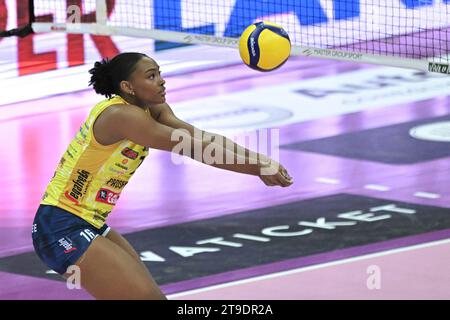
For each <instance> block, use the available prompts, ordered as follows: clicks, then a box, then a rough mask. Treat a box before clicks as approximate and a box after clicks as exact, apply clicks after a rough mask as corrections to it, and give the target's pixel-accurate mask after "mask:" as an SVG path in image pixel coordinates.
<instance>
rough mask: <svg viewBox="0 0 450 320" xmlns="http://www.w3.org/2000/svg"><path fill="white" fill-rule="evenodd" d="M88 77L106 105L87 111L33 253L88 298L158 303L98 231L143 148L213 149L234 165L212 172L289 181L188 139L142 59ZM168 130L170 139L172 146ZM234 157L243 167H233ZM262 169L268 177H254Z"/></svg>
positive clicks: (132, 265)
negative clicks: (72, 278) (76, 282)
mask: <svg viewBox="0 0 450 320" xmlns="http://www.w3.org/2000/svg"><path fill="white" fill-rule="evenodd" d="M89 72H90V74H91V75H92V76H91V81H90V85H93V87H94V89H95V92H97V93H99V94H102V95H105V96H106V97H107V99H106V100H103V101H102V102H100V103H98V104H97V105H96V106H95V107H94V108H93V109H92V111H91V112H90V114H89V116H88V118H87V120H86V121H85V122H84V124H83V125H82V126H81V128H80V130H79V131H78V132H77V134H76V136H75V138H74V139H73V140H72V142H71V143H70V145H69V147H68V148H67V150H66V152H65V153H64V155H63V157H62V158H61V161H60V163H59V164H58V167H57V169H56V171H55V174H54V176H53V178H52V180H51V182H50V183H49V185H48V187H47V189H46V191H45V194H44V196H43V199H42V201H41V205H40V206H39V209H38V211H37V213H36V217H35V220H34V225H33V233H32V237H33V244H34V248H35V250H36V253H37V254H38V256H39V257H40V258H41V259H42V260H43V261H44V262H45V263H46V264H47V265H48V266H49V267H50V268H52V269H53V270H55V271H57V272H58V273H59V274H61V275H63V276H65V277H66V278H67V277H68V276H69V275H71V274H72V273H69V272H68V271H67V270H68V267H70V266H72V265H75V266H77V267H79V269H78V270H79V271H80V276H81V277H80V278H81V285H82V286H83V287H84V288H85V289H86V290H87V291H88V292H89V293H90V294H92V295H93V296H94V297H95V298H98V299H165V296H164V294H163V293H162V292H161V291H160V289H159V288H158V286H157V284H156V283H155V281H154V280H153V278H152V276H151V275H150V273H149V271H148V269H147V268H146V266H145V265H144V264H143V262H142V261H141V259H140V257H139V254H138V253H137V252H136V251H135V250H134V249H133V248H132V247H131V245H130V244H129V243H128V241H127V240H125V238H123V237H122V236H121V235H120V234H119V233H117V232H116V231H115V230H113V229H111V228H110V227H108V226H107V225H106V224H105V220H106V217H107V216H108V214H109V213H110V212H111V210H112V208H113V207H114V205H115V203H116V201H117V199H118V198H119V195H120V193H121V191H122V189H123V188H124V187H125V185H126V184H127V182H128V181H129V179H130V178H131V176H132V175H133V173H134V172H135V170H136V169H137V168H138V167H139V165H140V164H141V163H142V161H143V160H144V158H145V157H146V156H147V154H148V148H155V149H160V150H166V151H172V152H173V150H174V147H175V146H176V145H177V144H179V143H180V141H181V140H180V139H179V137H181V138H182V139H183V140H184V139H187V140H185V141H189V144H188V145H189V146H190V150H189V151H192V150H193V148H194V144H195V143H198V144H200V146H201V148H202V150H204V149H205V148H206V147H208V146H210V147H214V148H216V150H221V151H222V152H223V155H224V159H226V158H225V157H226V156H228V157H229V158H227V159H230V157H231V158H232V159H233V160H234V161H233V163H232V164H227V163H226V161H223V162H225V164H224V163H212V164H210V165H212V166H215V167H218V168H222V169H226V170H231V171H236V172H241V173H245V174H251V175H255V176H259V178H261V180H262V181H263V182H264V183H265V184H266V185H268V186H282V187H287V186H289V185H291V184H292V182H293V181H292V179H291V178H290V177H289V175H288V173H287V172H286V170H285V169H284V168H283V167H282V166H281V165H279V164H278V163H276V162H275V161H272V160H270V159H269V158H266V157H264V156H262V155H260V154H256V153H254V152H250V151H249V150H246V149H245V150H246V152H245V155H241V154H240V153H239V152H237V147H238V146H237V145H236V144H234V143H232V142H231V141H228V142H229V144H228V148H229V149H227V148H226V147H224V146H227V144H226V143H225V141H226V139H225V138H224V137H222V136H220V135H213V134H211V135H213V136H214V139H209V140H208V141H207V140H206V139H201V138H200V139H196V138H195V136H197V135H194V131H195V130H198V129H196V128H194V127H193V126H192V125H190V124H188V123H186V122H183V121H182V120H180V119H178V118H177V117H176V116H175V115H174V113H173V112H172V110H171V108H170V107H169V106H168V105H167V103H166V102H165V101H166V99H165V95H166V92H165V88H164V84H165V81H164V79H163V78H162V77H161V73H160V71H159V66H158V64H157V63H156V62H155V61H154V60H152V59H151V58H149V57H148V56H146V55H144V54H140V53H122V54H119V55H117V56H116V57H114V58H113V59H112V60H103V61H101V62H96V63H95V66H94V68H93V69H91V70H90V71H89ZM181 129H184V130H181ZM175 130H179V131H180V132H178V133H177V136H178V139H173V138H172V134H173V133H174V132H175ZM224 140H225V141H224ZM230 145H231V146H232V147H231V148H230ZM179 149H180V148H178V149H177V150H179ZM208 150H209V149H208ZM187 155H188V156H191V157H192V158H195V157H194V156H193V155H189V154H187ZM239 157H241V159H240V160H244V159H245V164H237V163H239V162H238V161H237V160H238V159H239ZM242 157H243V158H242ZM196 160H198V161H202V162H205V160H204V159H196ZM251 160H253V161H251ZM218 162H220V161H218ZM240 163H242V161H241V162H240ZM252 163H253V164H252ZM264 168H265V169H273V171H272V174H271V175H264V174H261V172H262V169H264Z"/></svg>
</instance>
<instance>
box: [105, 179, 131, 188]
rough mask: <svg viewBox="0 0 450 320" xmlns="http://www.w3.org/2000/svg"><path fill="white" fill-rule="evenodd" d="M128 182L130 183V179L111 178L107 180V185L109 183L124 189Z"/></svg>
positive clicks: (111, 185) (113, 186)
mask: <svg viewBox="0 0 450 320" xmlns="http://www.w3.org/2000/svg"><path fill="white" fill-rule="evenodd" d="M127 183H128V181H124V180H120V179H113V178H111V179H109V180H108V181H107V182H106V185H108V186H110V187H112V188H114V189H122V188H123V187H125V185H126V184H127Z"/></svg>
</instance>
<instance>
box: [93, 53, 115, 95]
mask: <svg viewBox="0 0 450 320" xmlns="http://www.w3.org/2000/svg"><path fill="white" fill-rule="evenodd" d="M110 69H111V61H110V60H109V59H108V58H106V59H103V60H102V61H97V62H95V64H94V67H93V68H92V69H91V70H89V73H90V74H91V80H90V81H89V85H92V86H93V87H94V90H95V92H96V93H99V94H102V95H104V96H106V97H107V98H110V97H111V96H112V95H113V94H114V93H115V89H114V84H113V80H112V77H111V73H110Z"/></svg>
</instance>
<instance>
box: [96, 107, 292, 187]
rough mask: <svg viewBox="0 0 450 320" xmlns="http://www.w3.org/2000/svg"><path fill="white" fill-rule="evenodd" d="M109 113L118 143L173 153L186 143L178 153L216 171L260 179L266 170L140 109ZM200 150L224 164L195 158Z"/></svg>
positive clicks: (129, 108)
mask: <svg viewBox="0 0 450 320" xmlns="http://www.w3.org/2000/svg"><path fill="white" fill-rule="evenodd" d="M108 109H109V110H108V113H107V115H105V116H106V117H107V119H104V120H105V121H107V126H108V127H109V128H114V134H115V135H116V136H115V139H119V140H120V139H128V140H130V141H133V142H135V143H137V144H140V145H143V146H147V147H150V148H155V149H160V150H166V151H170V152H174V150H180V148H179V144H180V143H183V145H188V146H189V149H188V150H185V149H184V150H181V151H182V152H175V153H178V154H181V155H186V156H189V157H191V158H192V159H195V160H197V161H200V162H203V163H206V164H209V165H212V166H214V167H217V168H221V169H225V170H230V171H235V172H239V173H245V174H251V175H256V176H259V175H260V173H261V168H262V167H263V166H264V164H262V163H261V162H257V161H256V159H251V160H252V161H248V160H250V159H244V158H243V156H242V155H239V154H237V153H235V152H232V151H230V150H227V149H226V148H225V147H224V146H221V145H219V144H215V143H214V142H210V141H204V140H203V139H195V138H194V137H192V136H191V135H190V133H189V131H187V130H179V129H177V128H173V127H170V126H167V125H165V124H163V123H161V122H158V121H156V120H154V119H153V118H152V117H150V116H149V115H148V114H146V113H145V112H144V111H143V110H142V109H141V108H139V107H137V106H133V105H123V106H122V105H115V106H111V107H110V108H108ZM199 146H201V155H203V154H205V152H204V151H205V149H206V148H209V150H211V149H212V148H213V149H215V150H217V151H220V152H221V154H223V157H224V161H221V163H210V162H208V161H205V159H204V158H203V156H201V157H200V158H196V157H195V155H196V154H195V152H194V148H195V147H196V148H200V147H199ZM186 151H187V152H186ZM225 159H233V161H232V163H226V161H225ZM246 160H247V161H246ZM241 163H243V164H241ZM268 165H270V164H268ZM276 184H277V185H278V184H279V185H283V184H290V183H289V182H288V181H287V179H286V181H283V180H280V181H278V180H277V182H276Z"/></svg>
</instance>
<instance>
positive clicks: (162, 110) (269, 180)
mask: <svg viewBox="0 0 450 320" xmlns="http://www.w3.org/2000/svg"><path fill="white" fill-rule="evenodd" d="M157 111H158V114H157V116H156V119H157V121H158V122H160V123H162V124H164V125H166V126H169V127H172V128H175V129H185V130H187V131H188V132H189V134H190V135H191V137H196V136H197V137H203V139H205V140H207V141H212V142H215V143H216V144H220V145H222V146H225V148H226V149H227V150H229V151H231V152H233V153H234V154H236V153H237V154H241V155H242V156H243V157H244V158H245V160H246V161H249V160H250V159H252V160H253V161H254V160H255V159H257V160H258V161H259V162H260V163H263V164H265V165H269V164H270V165H271V166H273V168H274V170H275V172H277V171H278V172H279V173H280V174H281V175H282V176H283V178H284V179H278V177H270V176H266V177H264V176H262V177H261V179H262V180H263V182H264V183H265V184H266V185H269V186H271V185H278V183H276V181H275V182H274V181H273V180H274V179H275V180H281V182H282V183H281V185H283V186H286V184H287V185H290V184H292V178H291V177H290V176H289V174H288V172H287V170H286V169H285V168H284V167H283V166H282V165H281V164H279V163H277V162H275V161H273V160H272V159H270V158H268V157H266V156H265V155H264V154H261V153H256V152H254V151H252V150H249V149H247V148H244V147H243V146H241V145H239V144H237V143H235V142H233V141H232V140H230V139H228V138H227V137H224V136H222V135H220V134H217V133H211V132H207V131H202V130H200V129H198V128H196V127H194V126H193V125H191V124H189V123H187V122H185V121H183V120H181V119H179V118H178V117H177V116H176V115H175V114H174V112H173V111H172V109H171V108H170V106H169V105H168V104H167V103H164V104H161V105H158V106H157ZM275 176H276V175H275ZM284 180H286V181H289V183H285V182H286V181H284Z"/></svg>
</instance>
